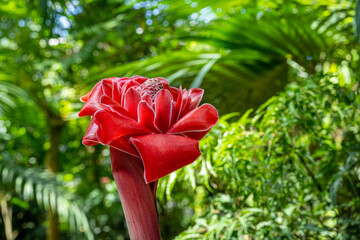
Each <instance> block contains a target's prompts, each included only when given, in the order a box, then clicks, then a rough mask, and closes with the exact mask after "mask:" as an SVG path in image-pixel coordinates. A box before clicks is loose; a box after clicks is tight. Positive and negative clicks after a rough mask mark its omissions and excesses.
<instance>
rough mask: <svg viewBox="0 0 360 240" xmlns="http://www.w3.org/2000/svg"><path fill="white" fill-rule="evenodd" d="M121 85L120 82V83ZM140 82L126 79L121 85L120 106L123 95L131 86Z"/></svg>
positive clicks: (123, 98) (122, 102)
mask: <svg viewBox="0 0 360 240" xmlns="http://www.w3.org/2000/svg"><path fill="white" fill-rule="evenodd" d="M120 86H121V84H120ZM138 86H140V84H139V83H138V82H135V81H133V80H129V81H127V82H126V83H125V84H124V85H123V86H122V87H121V106H124V101H125V96H126V92H127V91H128V90H129V89H130V88H132V87H135V88H136V87H138Z"/></svg>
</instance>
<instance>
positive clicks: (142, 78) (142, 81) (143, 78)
mask: <svg viewBox="0 0 360 240" xmlns="http://www.w3.org/2000/svg"><path fill="white" fill-rule="evenodd" d="M131 80H133V81H135V82H138V83H139V84H143V83H144V82H145V81H146V80H148V78H147V77H143V76H134V77H132V78H131Z"/></svg>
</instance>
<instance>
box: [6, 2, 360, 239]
mask: <svg viewBox="0 0 360 240" xmlns="http://www.w3.org/2000/svg"><path fill="white" fill-rule="evenodd" d="M359 42H360V1H340V0H339V1H307V0H296V1H280V0H273V1H262V0H257V1H211V0H207V1H187V0H186V1H183V0H176V1H166V0H164V1H122V0H115V1H114V0H92V1H81V0H80V1H79V0H68V1H60V0H48V1H46V0H33V1H30V0H20V1H14V0H3V1H1V3H0V202H1V204H0V207H1V218H0V239H7V240H10V239H11V240H13V239H45V238H47V239H127V238H128V236H127V232H126V226H125V221H124V216H123V215H122V211H121V204H120V201H119V198H118V193H117V191H116V186H115V183H114V182H113V181H112V177H111V171H110V159H109V150H108V148H107V147H103V146H94V147H85V146H83V145H82V144H81V137H82V136H83V134H84V132H85V130H86V127H87V125H88V122H89V121H88V119H79V118H77V112H78V111H79V109H80V107H81V106H82V104H81V103H80V102H79V100H78V99H79V97H80V96H81V95H82V94H83V93H85V92H86V91H88V90H89V89H90V88H91V87H92V86H93V85H94V84H95V83H96V82H97V81H99V80H100V79H101V78H103V77H110V76H133V75H144V76H147V77H155V76H162V77H165V78H167V79H168V80H169V81H170V82H171V84H172V85H175V86H179V85H183V86H184V87H186V88H189V87H202V88H204V89H205V90H206V91H205V98H204V100H203V102H209V103H211V104H214V105H215V106H216V107H217V109H218V110H219V112H220V115H221V116H222V117H221V121H220V122H219V124H218V125H217V126H216V127H215V129H213V130H212V131H211V132H210V133H209V135H208V136H207V137H206V138H205V139H203V140H202V141H201V148H202V152H203V155H202V157H200V158H199V159H198V160H197V161H196V162H195V163H194V164H192V165H190V166H187V167H185V168H184V169H182V170H180V171H177V172H175V173H172V174H170V175H169V176H167V177H165V178H163V179H162V180H161V181H160V182H159V189H158V206H159V218H160V223H161V228H162V229H161V231H162V236H163V239H174V238H176V239H329V238H331V239H358V238H359V236H360V232H359V229H360V215H359V213H360V205H359V203H360V199H359V198H360V177H359V176H360V159H359V158H360V152H359V151H360V150H359V149H360V133H359V131H360V129H359V125H360V124H359V123H360V96H359V71H358V69H360V62H359V58H360V57H359V54H360V44H359Z"/></svg>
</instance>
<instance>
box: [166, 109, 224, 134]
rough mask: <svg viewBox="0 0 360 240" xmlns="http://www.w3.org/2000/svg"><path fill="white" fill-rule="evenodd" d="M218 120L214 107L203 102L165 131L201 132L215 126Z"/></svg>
mask: <svg viewBox="0 0 360 240" xmlns="http://www.w3.org/2000/svg"><path fill="white" fill-rule="evenodd" d="M218 120H219V115H218V113H217V111H216V108H215V107H214V106H212V105H210V104H203V105H202V106H200V107H199V108H196V109H194V110H192V111H191V112H189V113H188V114H186V115H185V116H184V117H182V118H181V119H180V120H179V121H177V122H176V123H175V124H174V125H172V126H171V128H170V129H169V130H168V131H167V132H166V133H167V134H180V133H186V132H203V131H206V130H208V129H210V128H212V127H213V126H215V124H216V123H217V121H218Z"/></svg>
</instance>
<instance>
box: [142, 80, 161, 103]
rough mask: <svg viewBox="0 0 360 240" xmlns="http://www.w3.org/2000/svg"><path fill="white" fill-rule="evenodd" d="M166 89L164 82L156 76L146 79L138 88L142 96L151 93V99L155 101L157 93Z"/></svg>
mask: <svg viewBox="0 0 360 240" xmlns="http://www.w3.org/2000/svg"><path fill="white" fill-rule="evenodd" d="M161 89H164V86H163V84H162V83H161V82H160V81H159V80H158V79H156V78H152V79H149V80H146V81H145V82H144V83H143V84H141V85H140V86H139V87H138V88H137V90H138V91H139V92H140V94H141V96H144V95H149V96H150V97H151V100H152V101H153V102H154V101H155V95H156V93H157V92H158V91H160V90H161Z"/></svg>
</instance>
